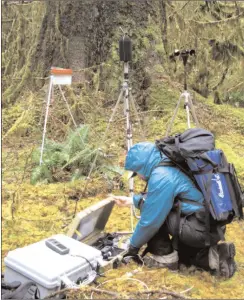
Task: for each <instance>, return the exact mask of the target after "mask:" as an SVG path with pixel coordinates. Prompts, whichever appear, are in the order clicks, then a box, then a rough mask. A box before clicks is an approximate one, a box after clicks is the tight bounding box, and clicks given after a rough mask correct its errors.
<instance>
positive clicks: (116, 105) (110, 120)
mask: <svg viewBox="0 0 244 300" xmlns="http://www.w3.org/2000/svg"><path fill="white" fill-rule="evenodd" d="M123 93H124V90H123V89H122V90H121V92H120V94H119V98H118V100H117V102H116V104H115V107H114V109H113V113H112V115H111V117H110V119H109V121H108V125H107V128H106V130H105V132H104V134H103V138H102V141H101V143H102V144H103V143H104V141H105V139H106V137H107V133H108V130H109V128H110V124H111V123H112V122H113V119H114V116H115V113H116V111H117V108H118V106H119V103H120V101H121V98H122V96H123ZM98 150H99V149H98ZM98 150H97V153H96V155H95V158H94V160H93V162H92V165H91V168H90V170H89V173H88V175H87V177H86V179H87V181H86V183H85V186H84V189H83V191H82V195H84V194H85V192H86V189H87V185H88V179H90V176H91V173H92V171H93V169H94V167H95V165H96V161H97V159H98V153H99V151H98ZM76 209H77V202H76V207H75V212H74V215H75V214H76Z"/></svg>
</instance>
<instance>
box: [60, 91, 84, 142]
mask: <svg viewBox="0 0 244 300" xmlns="http://www.w3.org/2000/svg"><path fill="white" fill-rule="evenodd" d="M58 88H59V91H60V93H61V95H62V98H63V100H64V102H65V104H66V106H67V108H68V112H69V114H70V117H71V119H72V121H73V124H74V125H75V128H78V126H77V124H76V122H75V119H74V117H73V115H72V112H71V109H70V107H69V104H68V101H67V99H66V98H65V96H64V92H63V90H62V89H61V86H60V85H58ZM78 134H79V136H80V138H81V141H82V144H83V146H84V145H85V143H84V141H83V138H82V136H81V135H80V133H79V132H78Z"/></svg>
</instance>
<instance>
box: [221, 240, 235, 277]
mask: <svg viewBox="0 0 244 300" xmlns="http://www.w3.org/2000/svg"><path fill="white" fill-rule="evenodd" d="M217 251H218V254H219V275H220V276H222V277H225V278H231V277H232V276H233V275H234V274H235V272H236V270H237V267H236V263H235V261H234V256H235V254H236V249H235V245H234V244H233V243H227V242H223V243H220V244H218V245H217Z"/></svg>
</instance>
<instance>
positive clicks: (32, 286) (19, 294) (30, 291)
mask: <svg viewBox="0 0 244 300" xmlns="http://www.w3.org/2000/svg"><path fill="white" fill-rule="evenodd" d="M38 294H39V289H38V288H37V285H36V283H35V282H33V281H27V282H25V283H23V284H21V285H20V286H19V287H18V288H17V289H16V290H15V291H8V292H6V293H4V294H3V295H2V299H38V298H39V295H38Z"/></svg>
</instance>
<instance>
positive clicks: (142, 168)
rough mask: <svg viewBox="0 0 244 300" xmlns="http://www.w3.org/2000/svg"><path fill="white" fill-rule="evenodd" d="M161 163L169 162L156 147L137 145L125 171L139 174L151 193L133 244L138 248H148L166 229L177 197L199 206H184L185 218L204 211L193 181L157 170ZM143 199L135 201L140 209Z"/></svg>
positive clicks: (174, 172)
mask: <svg viewBox="0 0 244 300" xmlns="http://www.w3.org/2000/svg"><path fill="white" fill-rule="evenodd" d="M161 161H170V160H169V159H168V158H167V157H166V156H165V155H163V154H162V153H160V151H159V150H158V149H157V148H156V146H155V144H153V143H149V142H142V143H138V144H135V145H134V146H133V147H131V149H130V150H129V152H128V154H127V157H126V162H125V169H126V170H130V171H133V172H137V173H139V174H141V175H143V176H144V177H145V178H146V180H148V193H147V197H146V199H145V203H144V204H143V206H142V209H141V219H140V221H139V222H138V224H137V226H136V228H135V231H134V234H133V235H132V238H131V240H130V242H131V245H132V246H134V247H136V248H140V247H141V246H142V245H144V244H146V243H147V242H148V241H149V240H150V239H151V238H152V237H153V236H154V235H155V233H156V232H157V231H158V230H159V228H160V227H161V226H162V225H163V223H164V221H165V219H166V217H167V216H168V214H169V213H170V211H171V209H172V207H173V204H174V199H175V198H176V197H177V198H182V199H183V198H184V199H187V200H194V201H196V205H194V204H189V203H183V202H182V205H181V212H182V213H183V214H189V213H191V212H195V211H197V210H199V209H201V208H202V207H203V206H202V203H203V199H204V198H203V195H202V193H201V192H200V191H199V190H198V189H197V188H196V187H195V185H194V184H193V182H192V181H191V179H190V178H189V177H188V176H187V175H185V174H184V173H183V172H181V171H180V170H179V169H178V168H175V167H171V166H159V167H156V166H157V165H158V164H159V163H160V162H161ZM155 167H156V168H155ZM141 197H142V195H134V197H133V202H134V205H135V207H137V208H139V207H138V202H139V200H140V199H141Z"/></svg>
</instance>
